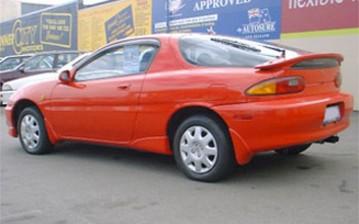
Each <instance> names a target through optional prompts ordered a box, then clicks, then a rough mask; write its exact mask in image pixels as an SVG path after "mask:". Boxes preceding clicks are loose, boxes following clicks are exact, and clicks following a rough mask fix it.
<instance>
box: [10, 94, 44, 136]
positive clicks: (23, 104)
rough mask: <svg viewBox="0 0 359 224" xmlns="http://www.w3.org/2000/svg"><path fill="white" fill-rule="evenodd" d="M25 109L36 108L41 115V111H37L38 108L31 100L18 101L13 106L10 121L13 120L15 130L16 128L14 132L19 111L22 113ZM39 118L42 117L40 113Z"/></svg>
mask: <svg viewBox="0 0 359 224" xmlns="http://www.w3.org/2000/svg"><path fill="white" fill-rule="evenodd" d="M27 107H36V109H37V110H39V111H40V113H41V110H40V109H39V107H38V106H37V105H36V104H35V103H34V102H33V101H31V100H20V101H18V102H17V103H16V104H15V106H14V109H13V111H14V112H13V113H12V118H11V119H12V120H13V123H14V124H15V128H16V131H18V130H17V125H16V124H17V122H18V120H19V116H20V114H21V111H23V110H24V109H25V108H27ZM41 116H42V117H43V114H42V113H41Z"/></svg>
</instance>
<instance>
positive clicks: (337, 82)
mask: <svg viewBox="0 0 359 224" xmlns="http://www.w3.org/2000/svg"><path fill="white" fill-rule="evenodd" d="M334 82H335V86H336V87H337V88H340V86H341V85H342V74H341V73H340V72H339V73H338V74H337V75H336V76H335V80H334Z"/></svg>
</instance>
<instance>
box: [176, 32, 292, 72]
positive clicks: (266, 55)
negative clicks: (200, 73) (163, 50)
mask: <svg viewBox="0 0 359 224" xmlns="http://www.w3.org/2000/svg"><path fill="white" fill-rule="evenodd" d="M179 47H180V51H181V54H182V57H183V58H184V59H185V60H186V61H187V62H188V63H190V64H193V65H197V66H207V67H243V68H248V67H255V66H257V65H260V64H263V63H265V62H268V61H270V60H273V59H275V58H279V57H283V56H286V55H287V54H291V55H293V54H296V53H295V52H293V51H289V50H286V49H284V48H281V47H277V46H274V45H269V44H265V43H260V42H253V41H247V40H243V39H239V38H231V37H225V36H206V35H186V36H183V37H181V39H180V42H179Z"/></svg>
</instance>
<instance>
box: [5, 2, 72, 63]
mask: <svg viewBox="0 0 359 224" xmlns="http://www.w3.org/2000/svg"><path fill="white" fill-rule="evenodd" d="M76 31H77V3H76V2H74V3H70V4H67V5H63V6H59V7H52V8H49V9H46V10H43V11H39V12H36V13H33V14H30V15H27V16H23V17H19V18H18V19H15V20H10V21H7V22H4V23H1V24H0V56H8V55H15V54H28V53H34V52H41V51H52V50H70V49H73V50H76V49H77V35H76Z"/></svg>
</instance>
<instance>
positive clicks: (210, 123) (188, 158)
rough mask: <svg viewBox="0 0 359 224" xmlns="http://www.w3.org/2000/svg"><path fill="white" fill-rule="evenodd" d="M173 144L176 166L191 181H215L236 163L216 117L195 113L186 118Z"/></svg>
mask: <svg viewBox="0 0 359 224" xmlns="http://www.w3.org/2000/svg"><path fill="white" fill-rule="evenodd" d="M173 144H174V145H173V150H174V151H173V153H174V157H175V160H176V163H177V166H178V167H179V168H180V169H181V170H182V172H183V173H184V174H185V175H186V176H187V177H188V178H190V179H192V180H198V181H204V182H216V181H219V180H222V179H224V178H225V177H226V176H228V175H229V174H230V173H231V171H232V170H233V169H234V168H235V166H236V162H235V156H234V153H233V147H232V142H231V140H230V138H229V135H228V132H227V131H226V126H225V125H223V124H222V123H221V122H219V121H218V120H217V119H213V118H209V117H206V116H199V115H197V116H193V117H190V118H188V119H186V120H185V121H184V122H182V123H181V124H180V125H179V127H178V129H177V131H176V133H175V136H174V141H173Z"/></svg>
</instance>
